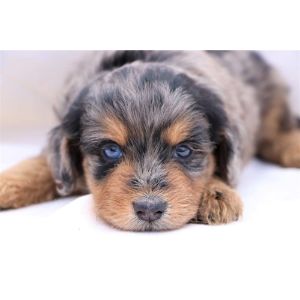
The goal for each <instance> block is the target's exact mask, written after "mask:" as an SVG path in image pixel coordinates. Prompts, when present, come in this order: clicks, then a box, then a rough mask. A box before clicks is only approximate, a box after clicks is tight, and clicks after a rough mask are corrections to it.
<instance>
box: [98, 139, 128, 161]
mask: <svg viewBox="0 0 300 300" xmlns="http://www.w3.org/2000/svg"><path fill="white" fill-rule="evenodd" d="M102 153H103V155H104V157H105V158H107V159H110V160H118V159H120V158H121V157H122V154H123V153H122V150H121V148H120V147H119V146H118V145H117V144H113V143H111V144H107V145H105V146H104V147H103V149H102Z"/></svg>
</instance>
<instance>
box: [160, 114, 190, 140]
mask: <svg viewBox="0 0 300 300" xmlns="http://www.w3.org/2000/svg"><path fill="white" fill-rule="evenodd" d="M190 130H191V125H190V122H188V121H187V120H185V119H181V120H178V121H176V122H175V123H174V124H172V125H171V126H170V127H168V128H167V129H166V130H165V131H164V132H163V138H164V139H165V140H166V142H167V143H169V144H170V145H177V144H179V143H180V142H182V141H184V140H185V139H186V138H187V137H188V135H189V132H190Z"/></svg>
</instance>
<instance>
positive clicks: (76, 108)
mask: <svg viewBox="0 0 300 300" xmlns="http://www.w3.org/2000/svg"><path fill="white" fill-rule="evenodd" d="M85 93H86V91H84V92H83V93H80V95H79V96H78V98H77V99H76V100H75V101H74V102H73V104H72V105H71V106H70V107H69V110H68V112H67V113H66V115H65V116H64V117H63V119H62V122H61V124H60V125H59V126H57V127H55V128H54V129H52V130H51V132H50V135H49V140H48V163H49V166H50V168H51V171H52V175H53V177H54V180H55V183H56V187H57V192H58V193H59V194H60V195H61V196H66V195H70V194H72V193H74V192H76V191H77V190H78V186H79V184H80V182H81V181H82V180H83V168H82V153H81V150H80V147H79V141H80V135H81V127H80V120H81V116H82V112H83V105H84V99H83V96H84V94H85Z"/></svg>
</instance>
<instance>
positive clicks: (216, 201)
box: [191, 177, 243, 224]
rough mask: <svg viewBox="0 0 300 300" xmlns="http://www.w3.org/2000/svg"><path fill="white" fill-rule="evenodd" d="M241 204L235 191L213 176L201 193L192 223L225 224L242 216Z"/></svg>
mask: <svg viewBox="0 0 300 300" xmlns="http://www.w3.org/2000/svg"><path fill="white" fill-rule="evenodd" d="M242 212H243V204H242V201H241V199H240V197H239V195H238V194H237V192H236V191H235V190H234V189H233V188H232V187H230V186H229V185H227V184H226V183H224V182H223V181H221V180H220V179H218V178H216V177H213V178H212V179H211V180H210V181H209V182H208V183H207V185H206V187H205V190H204V192H203V193H202V196H201V200H200V205H199V209H198V212H197V215H196V217H195V218H194V219H193V220H192V221H191V222H192V223H204V224H225V223H230V222H233V221H236V220H238V219H239V217H240V216H242Z"/></svg>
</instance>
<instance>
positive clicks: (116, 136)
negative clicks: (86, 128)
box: [104, 117, 128, 146]
mask: <svg viewBox="0 0 300 300" xmlns="http://www.w3.org/2000/svg"><path fill="white" fill-rule="evenodd" d="M104 124H105V133H104V134H105V138H107V139H110V140H112V141H115V142H116V143H118V144H119V145H121V146H124V145H126V142H127V136H128V132H127V129H126V127H125V126H124V124H122V122H121V121H120V120H118V119H116V118H115V117H107V118H106V119H105V120H104Z"/></svg>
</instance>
